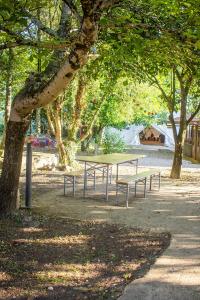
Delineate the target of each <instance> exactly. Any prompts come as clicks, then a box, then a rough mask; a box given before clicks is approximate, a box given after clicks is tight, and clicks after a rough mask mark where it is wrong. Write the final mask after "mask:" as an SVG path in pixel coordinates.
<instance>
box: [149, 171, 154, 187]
mask: <svg viewBox="0 0 200 300" xmlns="http://www.w3.org/2000/svg"><path fill="white" fill-rule="evenodd" d="M152 179H153V177H152V175H150V186H149V190H150V191H151V189H152Z"/></svg>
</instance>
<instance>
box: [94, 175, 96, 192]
mask: <svg viewBox="0 0 200 300" xmlns="http://www.w3.org/2000/svg"><path fill="white" fill-rule="evenodd" d="M94 190H96V171H95V170H94Z"/></svg>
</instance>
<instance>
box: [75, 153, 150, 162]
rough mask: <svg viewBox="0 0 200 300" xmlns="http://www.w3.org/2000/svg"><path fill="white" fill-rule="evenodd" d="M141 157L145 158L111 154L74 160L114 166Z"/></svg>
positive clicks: (138, 155) (81, 157)
mask: <svg viewBox="0 0 200 300" xmlns="http://www.w3.org/2000/svg"><path fill="white" fill-rule="evenodd" d="M143 157H145V155H141V154H128V153H112V154H101V155H85V156H84V155H83V156H77V157H76V160H78V161H84V162H91V163H98V164H107V165H115V164H120V163H125V162H129V161H131V160H137V159H139V158H143Z"/></svg>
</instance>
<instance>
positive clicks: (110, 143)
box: [102, 133, 125, 154]
mask: <svg viewBox="0 0 200 300" xmlns="http://www.w3.org/2000/svg"><path fill="white" fill-rule="evenodd" d="M102 146H103V153H105V154H108V153H114V152H117V153H120V152H124V150H125V143H124V142H123V141H122V139H121V137H120V136H119V134H117V133H106V134H105V135H104V137H103V143H102Z"/></svg>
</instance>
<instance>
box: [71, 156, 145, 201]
mask: <svg viewBox="0 0 200 300" xmlns="http://www.w3.org/2000/svg"><path fill="white" fill-rule="evenodd" d="M142 157H144V155H137V154H121V153H113V154H104V155H94V156H78V157H77V158H76V159H77V160H78V161H82V162H84V189H83V196H84V197H85V196H86V189H87V173H88V170H89V171H92V170H93V171H94V174H95V170H99V169H100V168H102V166H103V167H104V169H106V201H108V192H109V190H108V185H109V176H110V183H111V176H112V173H111V171H110V170H111V169H112V166H113V165H116V166H117V170H116V179H118V176H119V166H120V165H122V164H125V163H126V164H127V163H129V164H132V165H133V164H134V165H135V171H136V174H137V172H138V160H139V158H142ZM88 167H89V168H88ZM110 174H111V175H110ZM94 176H95V175H94Z"/></svg>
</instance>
